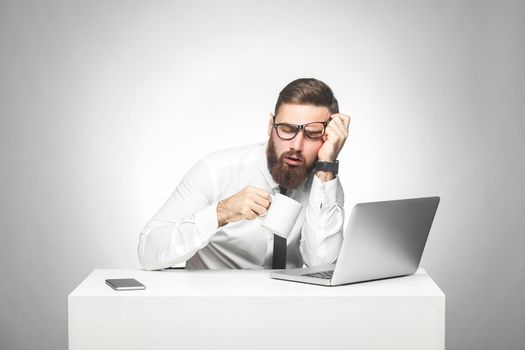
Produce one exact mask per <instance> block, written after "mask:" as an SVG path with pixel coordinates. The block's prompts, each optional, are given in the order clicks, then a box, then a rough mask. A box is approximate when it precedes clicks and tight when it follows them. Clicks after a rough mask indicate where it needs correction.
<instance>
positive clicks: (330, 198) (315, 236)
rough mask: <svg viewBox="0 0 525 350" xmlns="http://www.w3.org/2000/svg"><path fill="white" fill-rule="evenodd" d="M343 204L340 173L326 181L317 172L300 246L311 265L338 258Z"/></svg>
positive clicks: (341, 240)
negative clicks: (338, 175)
mask: <svg viewBox="0 0 525 350" xmlns="http://www.w3.org/2000/svg"><path fill="white" fill-rule="evenodd" d="M343 204H344V192H343V187H342V186H341V183H340V181H339V177H335V178H334V179H333V180H330V181H327V182H322V181H321V180H320V179H319V178H318V177H317V176H316V175H314V177H313V181H312V188H311V190H310V197H309V201H308V206H307V208H306V217H305V221H304V224H303V227H302V230H301V243H300V246H299V248H300V251H301V254H302V256H303V260H304V262H305V264H306V265H307V266H320V265H327V264H333V263H334V262H335V261H336V260H337V257H338V256H339V250H340V249H341V244H342V242H343V223H344V207H343Z"/></svg>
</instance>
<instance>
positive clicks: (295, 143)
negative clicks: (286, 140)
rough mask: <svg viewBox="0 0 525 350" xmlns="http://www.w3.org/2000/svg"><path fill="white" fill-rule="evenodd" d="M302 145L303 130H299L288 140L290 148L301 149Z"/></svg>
mask: <svg viewBox="0 0 525 350" xmlns="http://www.w3.org/2000/svg"><path fill="white" fill-rule="evenodd" d="M303 145H304V133H303V130H299V133H298V134H297V135H296V136H295V137H294V138H293V139H291V140H290V149H293V150H296V151H302V150H303Z"/></svg>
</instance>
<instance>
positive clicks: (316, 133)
mask: <svg viewBox="0 0 525 350" xmlns="http://www.w3.org/2000/svg"><path fill="white" fill-rule="evenodd" d="M304 134H305V135H306V136H307V137H309V138H311V139H320V138H321V137H323V134H324V124H323V123H310V124H306V125H305V126H304Z"/></svg>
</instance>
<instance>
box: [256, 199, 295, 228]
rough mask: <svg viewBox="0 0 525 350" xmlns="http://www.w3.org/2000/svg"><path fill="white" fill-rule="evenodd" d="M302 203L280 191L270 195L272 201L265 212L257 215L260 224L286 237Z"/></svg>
mask: <svg viewBox="0 0 525 350" xmlns="http://www.w3.org/2000/svg"><path fill="white" fill-rule="evenodd" d="M302 207H303V205H302V204H301V203H299V202H297V201H296V200H294V199H292V198H290V197H287V196H285V195H282V194H280V193H278V194H276V195H272V202H271V203H270V208H269V209H268V211H267V212H266V214H264V215H261V216H259V218H260V219H261V220H262V223H261V226H262V227H264V228H265V229H267V230H268V231H270V232H272V233H275V234H277V235H279V236H281V237H283V238H288V236H289V235H290V233H291V231H292V229H293V227H294V225H295V222H296V221H297V219H298V218H299V214H301V209H302Z"/></svg>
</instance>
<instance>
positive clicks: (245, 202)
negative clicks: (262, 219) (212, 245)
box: [217, 186, 272, 227]
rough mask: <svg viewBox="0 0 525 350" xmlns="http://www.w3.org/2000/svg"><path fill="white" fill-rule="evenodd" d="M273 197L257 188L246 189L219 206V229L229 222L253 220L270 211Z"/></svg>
mask: <svg viewBox="0 0 525 350" xmlns="http://www.w3.org/2000/svg"><path fill="white" fill-rule="evenodd" d="M271 200H272V197H271V196H270V193H268V192H266V191H264V190H261V189H259V188H256V187H252V186H249V187H246V188H245V189H244V190H242V191H241V192H238V193H236V194H234V195H233V196H231V197H228V198H226V199H224V200H222V201H220V202H219V203H218V204H217V221H218V223H219V227H221V226H224V225H226V224H227V223H229V222H235V221H241V220H244V219H246V220H253V219H255V218H256V217H257V216H259V215H263V214H265V213H266V211H267V210H268V207H269V206H270V202H271Z"/></svg>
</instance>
